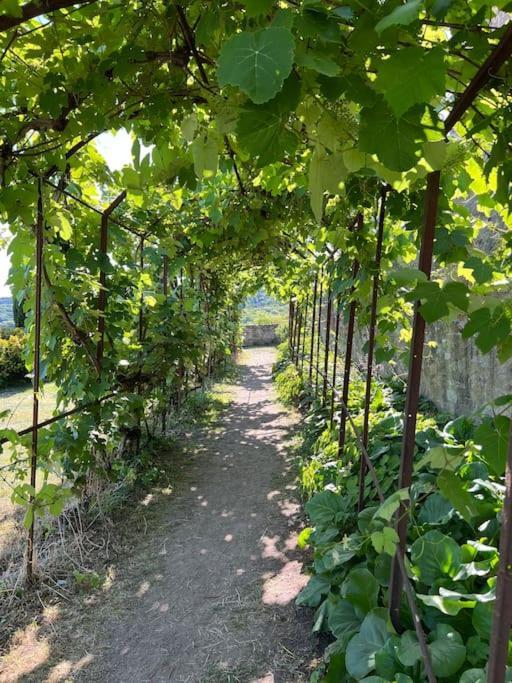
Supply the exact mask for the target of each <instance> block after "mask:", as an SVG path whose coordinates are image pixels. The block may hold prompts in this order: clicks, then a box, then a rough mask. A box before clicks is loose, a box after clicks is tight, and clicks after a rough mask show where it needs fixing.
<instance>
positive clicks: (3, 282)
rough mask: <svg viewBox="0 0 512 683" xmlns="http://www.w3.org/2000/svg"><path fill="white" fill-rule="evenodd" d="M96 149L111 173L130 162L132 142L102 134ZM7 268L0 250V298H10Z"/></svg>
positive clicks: (122, 133) (123, 132)
mask: <svg viewBox="0 0 512 683" xmlns="http://www.w3.org/2000/svg"><path fill="white" fill-rule="evenodd" d="M96 147H97V149H98V151H99V152H100V154H101V155H102V156H103V157H104V158H105V160H106V162H107V164H108V165H109V168H110V169H111V170H112V171H117V170H119V169H120V168H122V167H123V166H126V165H127V164H130V163H131V161H132V155H131V147H132V140H131V138H130V135H129V134H128V133H127V132H126V130H124V129H123V130H120V131H118V132H117V133H116V134H115V135H113V134H112V133H102V135H100V136H99V137H98V138H97V140H96ZM143 152H144V148H143ZM9 266H10V262H9V255H8V253H7V249H0V297H3V296H11V290H10V289H9V287H8V286H7V276H8V275H9Z"/></svg>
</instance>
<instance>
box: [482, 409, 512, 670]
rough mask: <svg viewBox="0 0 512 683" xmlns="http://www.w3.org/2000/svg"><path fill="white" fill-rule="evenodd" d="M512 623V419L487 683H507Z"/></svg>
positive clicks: (511, 422)
mask: <svg viewBox="0 0 512 683" xmlns="http://www.w3.org/2000/svg"><path fill="white" fill-rule="evenodd" d="M511 623H512V420H511V421H510V430H509V435H508V450H507V466H506V470H505V500H504V501H503V512H502V514H501V533H500V563H499V566H498V580H497V583H496V602H495V603H494V612H493V621H492V630H491V649H490V653H489V665H488V669H487V683H504V682H505V674H506V670H507V660H508V641H509V636H510V625H511Z"/></svg>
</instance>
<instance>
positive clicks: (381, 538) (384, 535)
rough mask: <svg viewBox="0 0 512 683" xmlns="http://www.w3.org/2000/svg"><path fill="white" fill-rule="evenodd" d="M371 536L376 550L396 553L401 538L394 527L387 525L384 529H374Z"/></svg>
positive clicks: (390, 553) (388, 553) (389, 553)
mask: <svg viewBox="0 0 512 683" xmlns="http://www.w3.org/2000/svg"><path fill="white" fill-rule="evenodd" d="M370 538H371V541H372V545H373V547H374V548H375V550H376V552H378V553H386V554H387V555H394V554H395V552H396V544H397V543H398V541H399V538H398V534H397V533H396V531H395V530H394V529H393V528H391V527H389V526H386V527H384V529H382V531H374V532H373V533H372V534H371V536H370Z"/></svg>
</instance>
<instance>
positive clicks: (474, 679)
mask: <svg viewBox="0 0 512 683" xmlns="http://www.w3.org/2000/svg"><path fill="white" fill-rule="evenodd" d="M485 681H486V675H485V671H484V669H468V670H467V671H464V673H463V674H462V676H461V677H460V679H459V683H485Z"/></svg>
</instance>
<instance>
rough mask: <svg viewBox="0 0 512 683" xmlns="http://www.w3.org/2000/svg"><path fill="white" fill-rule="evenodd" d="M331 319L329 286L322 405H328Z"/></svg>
mask: <svg viewBox="0 0 512 683" xmlns="http://www.w3.org/2000/svg"><path fill="white" fill-rule="evenodd" d="M331 317H332V291H331V286H330V284H329V290H328V292H327V320H326V326H325V349H324V385H323V389H322V403H323V405H324V406H325V405H327V386H328V378H327V374H328V372H329V349H330V346H331Z"/></svg>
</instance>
